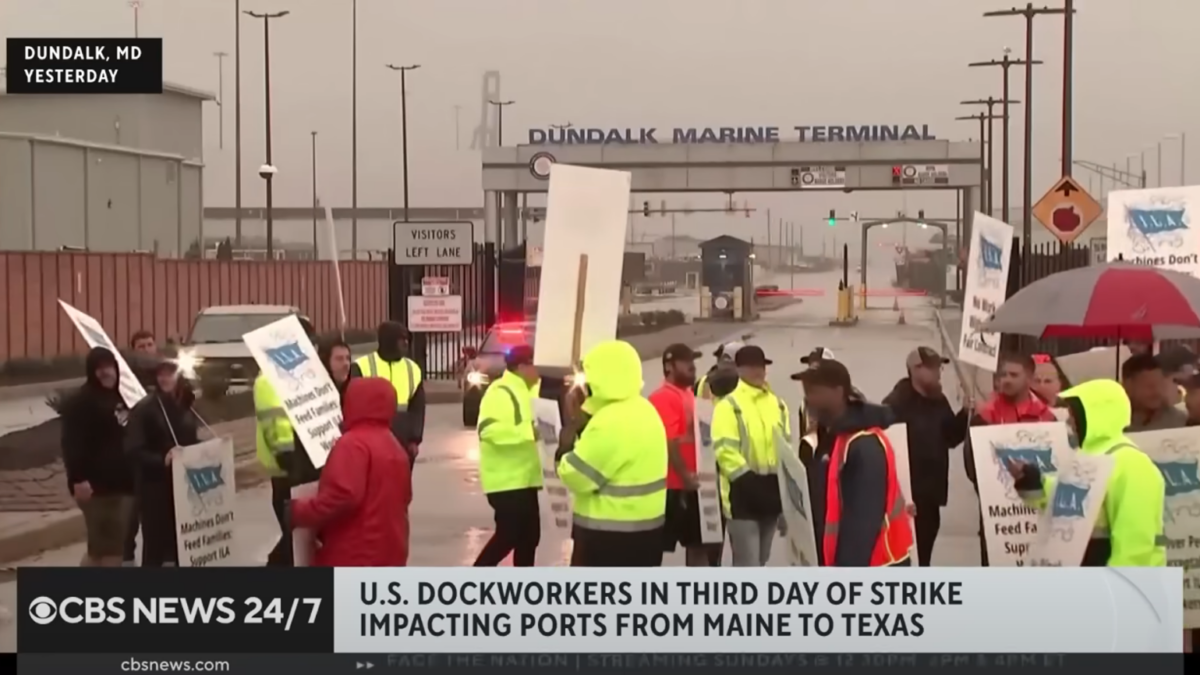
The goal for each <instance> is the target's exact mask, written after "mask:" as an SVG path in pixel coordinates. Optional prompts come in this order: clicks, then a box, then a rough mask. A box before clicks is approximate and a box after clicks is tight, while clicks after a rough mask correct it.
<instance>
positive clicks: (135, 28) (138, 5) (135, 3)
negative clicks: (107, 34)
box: [126, 0, 142, 39]
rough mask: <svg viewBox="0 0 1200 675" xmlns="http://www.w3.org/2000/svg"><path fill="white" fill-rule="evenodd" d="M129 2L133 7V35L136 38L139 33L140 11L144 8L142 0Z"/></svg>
mask: <svg viewBox="0 0 1200 675" xmlns="http://www.w3.org/2000/svg"><path fill="white" fill-rule="evenodd" d="M126 4H128V5H129V6H130V7H131V8H133V37H134V38H135V39H136V38H138V37H140V35H138V12H140V11H141V10H142V0H129V2H128V3H126Z"/></svg>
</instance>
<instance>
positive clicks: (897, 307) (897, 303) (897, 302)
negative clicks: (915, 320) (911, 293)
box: [892, 296, 900, 312]
mask: <svg viewBox="0 0 1200 675" xmlns="http://www.w3.org/2000/svg"><path fill="white" fill-rule="evenodd" d="M892 311H893V312H899V311H900V297H899V296H897V297H894V298H892Z"/></svg>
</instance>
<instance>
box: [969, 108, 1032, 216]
mask: <svg viewBox="0 0 1200 675" xmlns="http://www.w3.org/2000/svg"><path fill="white" fill-rule="evenodd" d="M1001 103H1004V101H1003V100H1002V99H998V98H992V97H991V96H989V97H987V98H979V99H975V100H973V101H961V102H960V105H983V106H987V114H986V115H985V116H984V117H983V118H982V119H981V120H980V124H981V125H982V126H981V127H980V138H981V139H982V140H983V144H984V145H986V146H987V148H986V150H985V155H984V184H985V185H986V186H987V189H986V190H981V192H982V193H983V194H981V195H980V197H981V201H982V204H980V206H981V207H982V209H981V210H982V211H983V212H984V213H986V214H988V215H992V198H993V196H994V195H993V194H992V193H994V192H995V183H994V182H993V180H992V176H993V171H992V165H993V164H995V163H996V152H995V146H996V144H995V140H996V124H995V122H996V120H998V119H1000V118H1001V115H997V114H996V112H995V108H996V105H998V104H1001ZM1019 103H1020V101H1018V100H1016V99H1011V100H1009V101H1008V105H1017V104H1019ZM981 114H982V113H981ZM958 119H960V120H964V119H979V118H978V117H976V116H974V115H971V116H968V117H959V118H958Z"/></svg>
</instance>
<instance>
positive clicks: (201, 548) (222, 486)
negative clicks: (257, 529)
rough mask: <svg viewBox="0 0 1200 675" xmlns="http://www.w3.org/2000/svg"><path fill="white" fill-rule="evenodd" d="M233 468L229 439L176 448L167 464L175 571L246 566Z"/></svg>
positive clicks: (230, 441) (216, 439)
mask: <svg viewBox="0 0 1200 675" xmlns="http://www.w3.org/2000/svg"><path fill="white" fill-rule="evenodd" d="M156 412H157V411H156ZM233 467H234V458H233V441H232V440H230V439H228V438H214V439H211V440H208V441H204V442H202V443H197V444H196V445H189V446H187V447H184V448H180V449H179V450H178V452H177V454H176V455H175V458H174V459H173V460H171V480H172V481H174V486H173V492H174V502H175V546H176V550H177V552H178V554H179V566H180V567H233V566H238V565H242V564H245V563H244V561H242V560H241V556H240V554H239V551H238V550H237V523H236V522H235V519H234V506H236V504H237V489H236V487H235V483H234V477H233Z"/></svg>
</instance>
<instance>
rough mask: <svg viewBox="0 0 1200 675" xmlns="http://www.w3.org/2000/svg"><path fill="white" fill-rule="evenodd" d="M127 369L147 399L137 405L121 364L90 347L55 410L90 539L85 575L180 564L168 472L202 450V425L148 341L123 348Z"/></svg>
mask: <svg viewBox="0 0 1200 675" xmlns="http://www.w3.org/2000/svg"><path fill="white" fill-rule="evenodd" d="M129 346H130V351H129V353H128V355H127V358H126V359H124V360H125V362H126V364H127V365H128V366H129V367H130V368H131V369H132V371H133V372H132V373H129V375H133V376H136V377H137V379H138V380H139V382H140V383H141V384H142V386H143V388H145V389H146V390H147V392H148V395H147V396H146V397H145V398H143V399H142V400H140V401H136V402H132V405H131V402H130V401H126V400H125V398H124V397H123V396H122V393H121V387H120V380H121V376H122V373H121V366H120V365H119V364H120V361H121V359H118V355H117V354H116V353H115V352H114V351H113V350H112V349H108V348H106V347H94V348H92V349H91V350H90V351H89V352H88V355H87V359H86V361H85V372H84V383H83V385H81V386H80V387H79V389H78V390H77V391H75V392H73V393H71V394H70V395H68V396H67V398H66V399H65V400H64V401H63V402H62V407H61V416H62V451H63V466H64V468H65V470H66V477H67V487H68V489H69V491H70V493H71V496H72V497H73V498H74V499H75V501H76V502H77V503H78V504H79V507H80V510H81V511H82V512H83V516H84V523H85V527H86V530H87V552H86V554H85V556H84V558H83V560H82V561H81V564H82V565H84V566H91V567H116V566H121V565H134V564H136V562H135V561H136V555H137V535H138V533H139V530H140V532H141V536H142V558H141V565H142V566H145V567H161V566H164V565H174V564H175V563H176V561H177V557H178V556H177V554H176V544H175V502H174V496H173V487H172V486H173V481H172V477H171V462H172V460H173V459H174V458H175V457H176V456H177V453H178V449H179V448H181V447H184V446H187V445H193V444H195V443H197V442H199V433H200V432H199V430H200V429H201V428H203V426H204V421H203V420H202V419H200V417H199V416H198V415H197V414H196V412H195V410H194V408H193V404H194V402H195V395H194V393H193V392H192V389H191V387H190V386H189V385H188V383H187V382H186V380H182V379H181V378H179V377H178V367H177V365H176V363H175V361H173V360H172V359H169V358H165V357H164V356H163V355H162V354H161V353H160V352H159V349H158V344H157V341H156V340H155V337H154V335H153V334H152V333H150V332H149V331H145V330H142V331H138V332H136V333H135V334H134V335H133V338H132V339H131V341H130V345H129Z"/></svg>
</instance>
